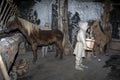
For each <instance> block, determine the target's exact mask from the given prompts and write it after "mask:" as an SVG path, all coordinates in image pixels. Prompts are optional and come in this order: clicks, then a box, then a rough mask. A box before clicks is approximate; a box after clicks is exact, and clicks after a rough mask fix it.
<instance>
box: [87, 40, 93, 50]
mask: <svg viewBox="0 0 120 80" xmlns="http://www.w3.org/2000/svg"><path fill="white" fill-rule="evenodd" d="M94 43H95V40H94V39H89V38H87V39H86V44H87V47H88V48H87V50H92V49H93V47H94Z"/></svg>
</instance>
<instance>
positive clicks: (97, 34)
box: [90, 20, 111, 61]
mask: <svg viewBox="0 0 120 80" xmlns="http://www.w3.org/2000/svg"><path fill="white" fill-rule="evenodd" d="M90 28H91V31H92V33H93V36H94V39H95V44H94V48H93V54H94V56H96V54H95V52H96V51H97V48H98V54H99V59H98V61H101V56H102V54H103V53H104V50H105V47H106V46H107V49H109V44H110V41H111V31H106V32H105V31H104V30H103V28H102V26H101V24H100V21H99V20H96V21H95V22H94V23H93V25H92V26H91V27H90Z"/></svg>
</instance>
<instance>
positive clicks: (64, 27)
mask: <svg viewBox="0 0 120 80" xmlns="http://www.w3.org/2000/svg"><path fill="white" fill-rule="evenodd" d="M58 13H59V14H58V29H60V30H61V31H62V32H63V33H64V44H63V45H64V49H65V54H66V55H68V54H70V52H71V50H73V47H72V45H71V43H70V41H69V34H68V0H59V11H58Z"/></svg>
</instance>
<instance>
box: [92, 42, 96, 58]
mask: <svg viewBox="0 0 120 80" xmlns="http://www.w3.org/2000/svg"><path fill="white" fill-rule="evenodd" d="M96 49H97V45H96V44H95V45H94V47H93V56H94V57H96V54H95V52H96Z"/></svg>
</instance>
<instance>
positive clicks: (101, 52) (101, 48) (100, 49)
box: [98, 46, 103, 61]
mask: <svg viewBox="0 0 120 80" xmlns="http://www.w3.org/2000/svg"><path fill="white" fill-rule="evenodd" d="M102 54H103V47H101V46H100V47H99V58H98V61H101V57H102Z"/></svg>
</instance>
